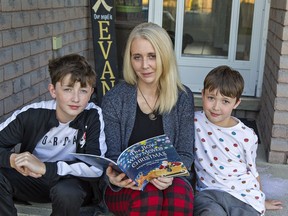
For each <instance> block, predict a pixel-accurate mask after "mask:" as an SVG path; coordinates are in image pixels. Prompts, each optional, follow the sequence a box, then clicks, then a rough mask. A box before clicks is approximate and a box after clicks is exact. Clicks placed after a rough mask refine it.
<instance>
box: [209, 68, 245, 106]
mask: <svg viewBox="0 0 288 216" xmlns="http://www.w3.org/2000/svg"><path fill="white" fill-rule="evenodd" d="M215 89H217V90H219V92H220V94H221V95H224V96H227V97H231V98H236V99H237V101H238V100H239V99H240V97H241V94H242V92H243V89H244V80H243V77H242V75H241V74H240V73H239V72H238V71H236V70H234V69H232V68H230V67H228V66H226V65H221V66H218V67H216V68H214V69H212V70H211V71H210V72H209V73H208V75H207V76H206V77H205V80H204V90H208V91H213V90H215Z"/></svg>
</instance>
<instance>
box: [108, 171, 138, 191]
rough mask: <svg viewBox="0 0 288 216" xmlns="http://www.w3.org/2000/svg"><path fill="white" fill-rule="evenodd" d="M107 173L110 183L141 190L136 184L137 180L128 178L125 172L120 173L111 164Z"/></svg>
mask: <svg viewBox="0 0 288 216" xmlns="http://www.w3.org/2000/svg"><path fill="white" fill-rule="evenodd" d="M106 175H107V176H108V178H109V181H110V183H111V184H113V185H116V186H118V187H123V188H130V189H133V190H139V188H138V187H136V186H135V182H133V181H132V179H128V178H127V176H126V174H125V173H120V174H119V173H118V172H116V171H115V170H114V169H113V168H112V167H110V166H109V167H108V168H107V170H106Z"/></svg>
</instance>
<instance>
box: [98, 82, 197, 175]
mask: <svg viewBox="0 0 288 216" xmlns="http://www.w3.org/2000/svg"><path fill="white" fill-rule="evenodd" d="M185 88H186V92H184V91H180V92H179V97H178V101H177V103H176V105H175V106H174V107H173V109H172V111H171V112H170V113H165V114H163V128H164V133H165V134H166V135H167V136H168V137H169V138H170V140H171V142H172V143H173V145H174V146H175V148H176V150H177V152H178V153H179V155H180V157H181V159H182V161H183V163H184V164H185V165H186V167H187V168H188V169H189V170H190V168H191V165H192V163H193V159H194V156H193V147H194V100H193V94H192V92H191V90H190V89H189V88H188V87H185ZM101 107H102V110H103V118H104V123H105V129H104V131H105V135H106V144H107V148H108V149H107V153H106V154H105V156H106V157H108V158H110V159H112V160H114V161H116V160H117V158H118V156H119V155H120V153H121V152H122V151H123V150H124V149H126V148H127V147H128V141H129V139H130V136H131V133H132V130H133V126H134V122H135V117H136V109H137V88H136V86H133V85H129V84H127V83H124V82H122V83H119V84H117V85H116V86H114V87H113V88H112V89H111V90H109V91H108V92H107V93H106V95H105V96H104V97H103V99H102V105H101ZM190 177H191V176H190Z"/></svg>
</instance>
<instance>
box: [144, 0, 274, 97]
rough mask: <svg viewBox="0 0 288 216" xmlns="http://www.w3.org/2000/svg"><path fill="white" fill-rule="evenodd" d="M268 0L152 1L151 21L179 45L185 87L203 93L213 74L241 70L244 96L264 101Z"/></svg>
mask: <svg viewBox="0 0 288 216" xmlns="http://www.w3.org/2000/svg"><path fill="white" fill-rule="evenodd" d="M268 9H269V5H268V0H181V1H177V0H157V1H156V0H154V1H152V0H150V2H149V21H152V22H155V23H158V24H160V25H162V27H163V28H165V29H166V30H167V31H168V33H169V34H170V37H171V39H172V41H173V43H174V50H175V53H176V57H177V61H178V64H179V71H180V75H181V80H182V82H183V83H184V84H185V85H187V86H188V87H190V88H191V90H192V91H194V92H201V90H202V86H203V80H204V78H205V76H206V75H207V73H208V72H209V71H210V70H211V69H212V68H214V67H216V66H219V65H229V66H230V67H232V68H234V69H236V70H238V71H239V72H240V73H241V74H242V76H243V78H244V80H245V88H244V92H243V95H245V96H260V95H261V86H262V75H263V67H264V66H263V65H264V57H265V42H266V34H267V25H268V15H269V14H268V12H267V11H269V10H268Z"/></svg>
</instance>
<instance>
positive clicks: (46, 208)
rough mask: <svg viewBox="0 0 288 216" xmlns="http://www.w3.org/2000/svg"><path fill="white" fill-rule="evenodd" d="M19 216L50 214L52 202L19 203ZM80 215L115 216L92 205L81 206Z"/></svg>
mask: <svg viewBox="0 0 288 216" xmlns="http://www.w3.org/2000/svg"><path fill="white" fill-rule="evenodd" d="M15 206H16V208H17V215H18V216H50V214H51V212H52V207H51V203H33V202H29V203H17V204H15ZM79 216H113V214H112V213H109V212H105V211H104V210H103V207H102V206H100V205H98V206H96V205H91V206H85V207H81V209H80V215H79Z"/></svg>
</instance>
